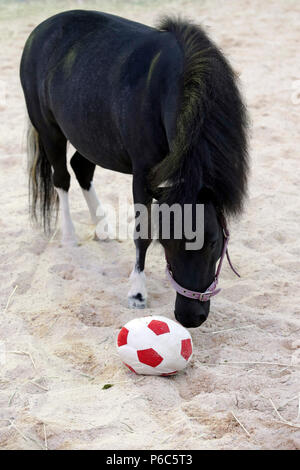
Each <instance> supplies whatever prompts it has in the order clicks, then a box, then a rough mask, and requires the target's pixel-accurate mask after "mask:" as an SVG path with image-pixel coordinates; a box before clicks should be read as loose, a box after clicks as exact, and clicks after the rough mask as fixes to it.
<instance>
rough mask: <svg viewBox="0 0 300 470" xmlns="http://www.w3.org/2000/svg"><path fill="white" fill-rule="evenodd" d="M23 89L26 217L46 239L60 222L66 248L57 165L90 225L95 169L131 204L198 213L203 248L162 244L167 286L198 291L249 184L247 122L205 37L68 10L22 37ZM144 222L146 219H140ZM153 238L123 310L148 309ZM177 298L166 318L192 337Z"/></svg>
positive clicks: (201, 309)
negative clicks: (126, 178) (120, 184)
mask: <svg viewBox="0 0 300 470" xmlns="http://www.w3.org/2000/svg"><path fill="white" fill-rule="evenodd" d="M21 82H22V86H23V90H24V95H25V100H26V105H27V109H28V114H29V118H30V129H29V135H28V143H29V146H28V148H29V151H28V158H29V169H30V194H31V211H32V215H33V217H34V218H36V219H39V218H40V216H41V220H42V223H43V225H44V229H45V230H46V231H47V230H48V229H49V225H50V221H51V213H52V210H53V209H57V203H58V198H57V194H58V196H59V202H60V205H61V215H62V241H63V243H75V240H76V238H75V233H74V227H73V224H72V221H71V217H70V212H69V205H68V190H69V187H70V174H69V172H68V170H67V165H66V145H67V141H69V142H71V144H72V145H73V146H74V147H75V149H76V152H75V154H74V156H73V157H72V159H71V166H72V168H73V170H74V172H75V175H76V177H77V179H78V181H79V184H80V186H81V188H82V190H83V194H84V196H85V198H86V201H87V204H88V206H89V209H90V212H91V216H92V219H93V221H94V222H95V223H97V221H98V220H99V218H98V216H97V208H99V205H100V202H99V200H98V198H97V195H96V192H95V189H94V187H93V185H92V180H93V174H94V170H95V166H96V165H100V166H102V167H104V168H108V169H110V170H114V171H118V172H123V173H129V174H132V175H133V198H134V203H135V204H143V205H146V206H147V208H148V209H150V207H151V204H152V201H153V198H154V199H156V200H157V201H158V204H161V203H166V204H168V205H172V204H174V203H178V204H180V205H181V206H183V205H184V204H191V205H192V207H194V206H195V205H196V204H198V203H202V204H204V217H205V219H204V220H205V222H204V227H202V229H203V230H204V245H203V247H202V248H201V249H198V250H196V251H194V250H193V251H192V250H188V249H186V245H185V243H184V242H185V240H184V239H182V240H179V241H178V240H175V239H174V237H171V239H169V240H167V239H164V238H163V237H162V238H161V240H160V242H161V243H162V245H163V247H164V249H165V253H166V257H167V259H168V263H169V267H170V269H171V270H172V275H173V277H174V280H176V281H177V283H179V284H181V285H183V286H184V287H185V288H186V289H193V290H197V291H199V290H200V291H202V292H204V291H205V290H206V289H207V287H208V286H209V285H210V284H211V283H212V282H213V280H214V276H215V270H216V263H217V260H218V259H219V258H220V256H221V254H222V253H223V252H222V250H223V243H224V238H223V230H222V229H223V227H222V222H221V221H222V220H223V218H224V217H225V216H226V215H235V214H238V213H239V212H240V211H241V209H242V203H243V199H244V196H245V193H246V183H247V172H248V164H247V117H246V111H245V107H244V105H243V102H242V99H241V97H240V94H239V91H238V88H237V85H236V76H235V74H234V72H233V71H232V69H231V67H230V66H229V64H228V62H227V61H226V59H225V58H224V56H223V54H222V53H221V52H220V50H219V49H218V48H217V47H216V46H215V45H214V44H213V43H212V41H211V40H210V39H209V38H208V37H207V35H206V34H205V33H204V31H203V30H202V29H201V28H200V27H198V26H195V25H193V24H191V23H190V22H187V21H182V20H177V19H175V20H174V19H170V18H166V19H164V20H163V21H162V22H161V24H160V25H159V27H158V29H156V28H151V27H148V26H145V25H143V24H139V23H135V22H133V21H129V20H127V19H124V18H119V17H117V16H113V15H109V14H106V13H100V12H95V11H84V10H74V11H68V12H64V13H61V14H58V15H55V16H53V17H51V18H49V19H48V20H46V21H44V22H43V23H41V24H40V25H39V26H38V27H37V28H36V29H35V30H34V31H33V32H32V33H31V35H30V36H29V38H28V40H27V42H26V45H25V48H24V52H23V56H22V61H21ZM148 214H149V217H150V210H149V212H148ZM150 243H151V236H150V234H149V236H148V237H146V238H142V237H136V240H135V244H136V252H137V258H136V264H135V267H134V269H133V272H132V275H131V281H132V286H131V289H130V292H129V296H128V297H129V304H130V306H132V307H138V308H142V307H144V306H145V305H146V287H145V276H144V265H145V256H146V251H147V248H148V246H149V244H150ZM209 304H210V302H209V300H207V301H205V302H199V301H198V300H195V299H193V298H188V297H186V296H184V295H182V294H181V293H179V292H178V293H177V297H176V305H175V316H176V318H177V320H178V321H180V322H181V323H182V324H183V325H184V326H187V327H196V326H199V325H200V324H201V323H202V322H203V321H205V319H206V318H207V315H208V313H209Z"/></svg>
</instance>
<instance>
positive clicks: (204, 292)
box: [159, 202, 226, 328]
mask: <svg viewBox="0 0 300 470" xmlns="http://www.w3.org/2000/svg"><path fill="white" fill-rule="evenodd" d="M201 209H202V211H199V212H198V211H197V210H196V208H195V207H194V210H192V211H191V218H192V221H191V220H188V221H185V217H184V215H183V216H182V218H181V224H182V225H181V227H180V230H179V232H180V231H181V232H182V233H183V234H184V233H185V228H184V225H185V222H187V223H188V225H190V224H192V226H193V227H194V230H193V233H194V234H195V235H194V237H193V239H192V240H187V239H186V238H185V236H183V237H182V238H181V239H176V238H174V232H175V230H174V224H173V225H172V230H171V236H170V238H165V237H164V236H163V229H162V224H163V219H161V220H160V232H159V242H160V243H161V245H162V246H163V248H164V251H165V256H166V262H167V275H168V277H169V280H170V281H171V284H172V286H173V287H174V289H175V290H176V291H177V294H176V302H175V311H174V313H175V317H176V319H177V320H178V321H179V322H180V323H181V324H182V325H183V326H185V327H188V328H193V327H197V326H200V325H201V324H202V323H203V322H204V321H205V320H206V319H207V317H208V314H209V309H210V297H211V296H213V295H215V294H216V293H217V292H218V290H217V289H216V287H217V282H215V281H216V270H217V262H218V260H219V259H220V258H221V257H222V259H223V257H224V254H225V251H226V247H225V245H224V243H226V239H225V238H224V232H223V226H222V223H221V219H220V217H219V215H218V213H217V211H216V208H215V206H214V204H213V203H212V202H207V203H205V204H203V206H202V207H201ZM203 216H204V217H203ZM199 217H200V220H199V221H197V220H196V218H199ZM176 223H177V225H178V223H180V222H178V221H177V222H176ZM177 228H178V227H177ZM224 248H225V251H224ZM217 275H218V273H217Z"/></svg>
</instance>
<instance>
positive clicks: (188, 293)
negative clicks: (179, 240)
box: [166, 218, 240, 302]
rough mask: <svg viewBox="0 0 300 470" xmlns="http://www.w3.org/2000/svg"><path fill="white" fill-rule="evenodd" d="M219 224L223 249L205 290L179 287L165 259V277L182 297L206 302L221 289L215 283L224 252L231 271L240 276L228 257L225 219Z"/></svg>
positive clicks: (216, 282)
mask: <svg viewBox="0 0 300 470" xmlns="http://www.w3.org/2000/svg"><path fill="white" fill-rule="evenodd" d="M221 225H222V229H223V237H224V244H223V250H222V254H221V258H220V261H219V264H218V267H217V271H216V274H215V279H214V281H213V282H212V283H211V285H210V286H209V287H208V288H207V289H206V291H205V292H197V291H193V290H189V289H185V288H184V287H181V286H180V285H179V284H178V283H177V282H176V281H175V279H174V277H173V273H172V270H171V266H170V264H169V262H168V260H166V261H167V266H166V275H167V278H168V279H169V281H170V282H171V284H172V286H173V287H174V289H175V290H176V292H178V293H179V294H181V295H183V296H184V297H188V298H189V299H195V300H199V302H207V301H208V300H209V299H210V298H211V297H213V296H214V295H217V294H218V293H219V292H220V291H221V289H220V288H219V289H217V284H218V281H219V274H220V272H221V268H222V264H223V260H224V258H225V254H226V257H227V260H228V263H229V266H230V267H231V269H232V271H233V272H234V273H235V274H236V275H237V276H238V277H240V275H239V274H238V272H237V271H236V270H235V269H234V267H233V266H232V263H231V260H230V258H229V254H228V243H229V231H228V229H227V224H226V221H225V219H224V218H222V220H221Z"/></svg>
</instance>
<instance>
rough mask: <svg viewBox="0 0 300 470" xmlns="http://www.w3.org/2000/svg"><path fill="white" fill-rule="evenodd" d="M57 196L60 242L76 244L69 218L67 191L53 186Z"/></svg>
mask: <svg viewBox="0 0 300 470" xmlns="http://www.w3.org/2000/svg"><path fill="white" fill-rule="evenodd" d="M55 189H56V191H57V193H58V196H59V206H60V220H61V231H62V237H61V242H62V244H63V245H77V244H78V243H77V239H76V234H75V229H74V225H73V222H72V219H71V214H70V207H69V195H68V192H67V191H64V190H63V189H61V188H55Z"/></svg>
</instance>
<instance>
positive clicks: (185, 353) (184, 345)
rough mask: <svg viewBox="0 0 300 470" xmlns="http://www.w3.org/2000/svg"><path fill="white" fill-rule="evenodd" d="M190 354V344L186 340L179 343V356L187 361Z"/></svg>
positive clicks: (189, 341) (188, 340)
mask: <svg viewBox="0 0 300 470" xmlns="http://www.w3.org/2000/svg"><path fill="white" fill-rule="evenodd" d="M191 354H192V342H191V340H190V339H189V338H188V339H183V340H182V341H181V355H182V357H184V359H185V360H186V361H187V360H188V358H189V357H190V355H191Z"/></svg>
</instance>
